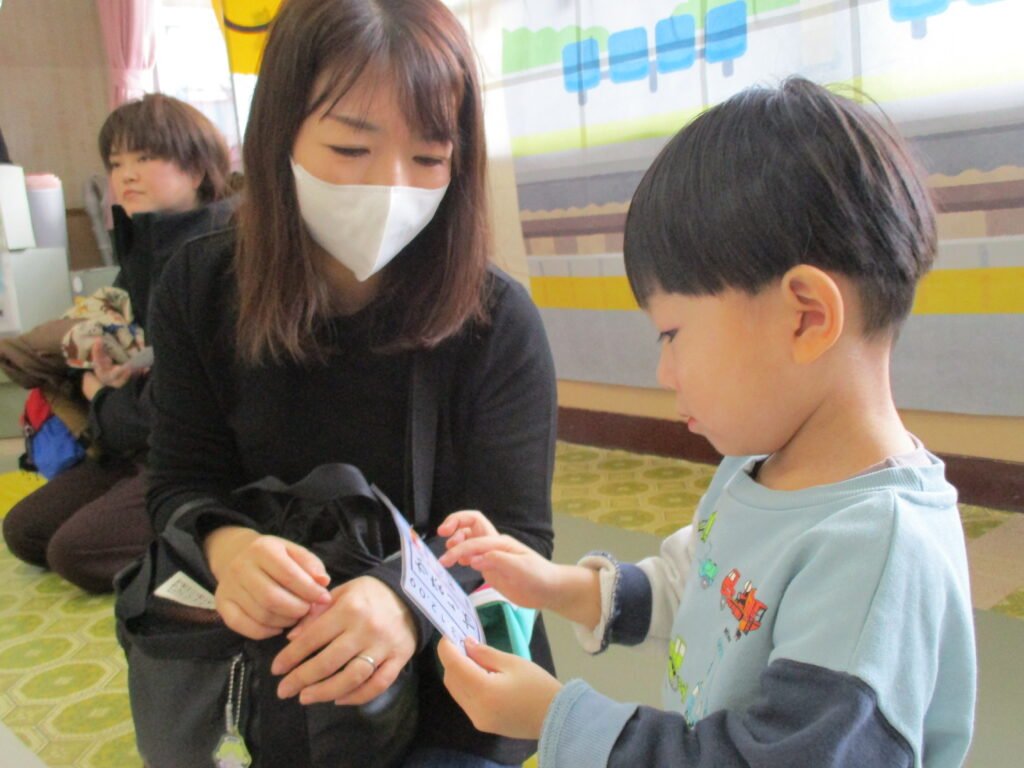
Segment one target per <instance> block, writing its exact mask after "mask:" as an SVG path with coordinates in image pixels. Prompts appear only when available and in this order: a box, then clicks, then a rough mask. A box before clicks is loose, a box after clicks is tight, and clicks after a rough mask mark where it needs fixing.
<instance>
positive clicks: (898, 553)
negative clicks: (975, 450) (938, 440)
mask: <svg viewBox="0 0 1024 768" xmlns="http://www.w3.org/2000/svg"><path fill="white" fill-rule="evenodd" d="M928 457H929V460H930V462H931V463H930V465H929V466H925V467H896V468H889V469H881V470H878V471H874V472H870V473H869V474H865V475H861V476H858V477H855V478H851V479H849V480H846V481H843V482H840V483H835V484H831V485H827V486H821V487H816V488H809V489H805V490H800V491H773V490H770V489H768V488H765V487H764V486H762V485H760V484H758V483H757V482H756V481H755V480H754V479H752V478H751V476H750V474H749V469H750V468H751V466H752V465H753V460H752V459H749V458H729V459H726V460H725V461H723V462H722V465H721V466H720V467H719V470H718V472H717V473H716V476H715V478H714V480H713V482H712V484H711V486H710V488H709V490H708V493H707V494H706V495H705V497H704V499H702V501H701V504H700V506H699V507H698V511H697V517H696V519H695V525H694V533H693V535H694V536H696V537H697V538H696V539H695V540H694V542H693V543H694V545H695V549H694V551H693V564H692V567H691V568H690V569H688V577H687V581H686V584H685V588H684V589H683V592H682V597H681V600H680V601H679V604H678V609H677V611H676V616H675V621H674V624H673V631H672V637H671V639H670V643H669V648H667V649H666V653H667V656H666V670H667V673H668V674H667V675H666V678H665V681H664V683H663V690H662V694H663V702H664V706H665V709H666V710H673V711H675V712H677V713H679V714H681V715H682V717H681V718H679V717H675V718H672V719H670V720H666V719H664V716H661V717H659V718H658V719H657V722H653V721H654V715H650V716H648V714H646V713H644V712H643V711H642V710H644V709H645V708H637V707H635V706H634V705H623V704H617V703H615V702H611V701H610V700H608V699H606V698H605V697H603V696H601V695H600V694H597V693H596V692H594V691H593V690H591V689H590V688H589V687H587V686H585V684H583V683H580V682H578V681H576V682H573V683H571V684H570V685H568V686H567V687H566V689H565V690H564V691H563V692H562V693H561V694H560V695H559V696H558V698H556V700H555V702H554V704H553V705H552V708H551V710H550V712H549V715H548V718H547V720H546V722H545V727H544V733H543V735H542V738H541V766H544V767H546V766H555V765H557V766H563V765H565V766H568V765H584V764H586V765H605V764H613V765H614V764H618V763H620V762H621V763H622V764H627V763H628V762H629V761H634V762H635V761H636V760H638V759H639V760H641V761H642V760H644V759H648V760H650V759H652V757H651V755H653V754H657V755H659V757H658V758H657V759H658V760H659V761H661V762H659V764H662V762H664V761H665V760H667V759H668V757H666V756H670V757H671V762H670V763H668V762H665V763H664V764H673V765H698V764H699V765H704V764H708V765H712V764H715V765H732V764H733V759H734V758H735V759H736V760H737V761H739V760H750V759H751V755H752V754H754V752H753V751H752V750H763V749H764V748H765V746H766V742H769V741H771V740H772V739H775V738H777V739H778V740H779V742H778V743H779V745H780V746H779V747H778V749H777V750H776V753H773V754H775V756H776V757H778V758H779V759H780V760H781V762H780V764H785V761H786V760H787V759H789V760H794V761H795V762H792V763H791V764H793V765H797V764H806V763H802V762H801V761H800V759H799V755H797V754H792V755H788V756H786V755H785V752H784V743H785V741H786V740H788V741H789V742H790V743H791V744H794V745H795V744H799V743H800V739H799V738H794V733H793V732H791V730H792V728H796V727H797V726H796V725H795V724H796V723H797V721H801V725H800V726H799V727H800V728H801V729H803V731H804V733H805V734H814V733H815V732H814V731H813V728H814V727H822V726H820V724H819V725H818V726H814V725H808V723H806V722H804V721H806V720H808V718H809V717H810V715H811V714H813V712H814V711H815V709H818V708H821V709H827V708H829V707H832V708H835V707H837V706H850V707H851V708H852V709H851V711H854V710H856V711H858V712H862V713H864V714H863V717H864V718H868V719H869V720H870V719H871V718H874V719H875V720H877V722H876V723H868V724H867V725H863V724H862V725H861V726H858V727H860V728H862V730H860V731H856V732H855V728H854V725H853V724H852V723H851V725H850V731H851V734H850V739H849V741H850V743H849V744H848V745H846V747H850V748H853V749H855V750H856V749H860V750H861V759H863V757H864V756H865V755H866V754H867V750H870V749H879V750H883V751H884V750H885V749H888V750H901V751H903V752H907V759H906V762H907V764H912V765H915V766H922V765H924V766H928V767H929V768H933V767H934V768H952V767H953V766H959V765H960V764H961V763H962V762H963V758H964V756H965V754H966V751H967V747H968V745H969V742H970V734H971V729H972V722H973V711H974V698H975V655H974V635H973V622H972V616H971V607H970V589H969V585H968V577H967V562H966V552H965V546H964V540H963V532H962V528H961V525H960V518H959V514H958V511H957V507H956V490H955V489H954V488H953V487H952V486H951V485H949V483H947V482H946V480H945V477H944V466H943V464H942V462H941V461H940V460H939V459H937V458H936V457H934V456H932V455H930V454H928ZM744 470H748V471H744ZM701 524H703V525H701ZM621 568H622V571H623V573H631V574H633V576H634V577H635V571H637V570H640V569H637V568H636V567H635V566H622V567H621ZM641 568H642V572H643V573H644V574H645V575H646V576H647V577H648V578H645V579H641V580H640V584H641V585H642V587H643V588H646V589H648V590H650V591H651V592H653V594H654V599H655V600H657V599H658V596H659V595H660V594H662V593H663V591H664V590H665V589H667V588H668V587H669V586H670V585H664V584H658V583H654V582H653V581H652V580H651V578H650V576H651V574H654V573H657V571H656V570H655V569H650V568H644V567H643V564H641ZM620 582H621V584H622V585H623V586H624V587H625V586H626V585H629V584H633V585H635V584H637V583H638V581H637V579H636V578H623V579H621V580H620ZM675 586H676V587H677V588H678V586H679V585H675ZM631 592H632V594H631ZM645 597H646V603H645V602H644V598H645ZM616 599H617V603H618V606H617V610H616V612H615V613H616V615H617V616H618V618H617V619H616V621H618V622H620V623H630V622H633V623H636V622H637V621H638V620H639V621H643V619H644V617H643V615H637V613H636V612H633V613H631V608H630V605H631V604H633V605H639V606H643V605H645V604H646V606H647V609H646V610H647V617H646V622H647V623H646V624H644V625H643V626H645V627H646V626H648V625H649V623H650V615H649V613H650V607H649V606H650V602H651V600H650V594H649V593H648V594H647V595H646V596H645V595H643V594H639V593H638V591H637V590H636V589H634V588H630V589H625V588H623V589H620V590H617V594H616ZM642 611H643V609H642V608H641V614H642ZM610 629H611V628H610ZM642 634H645V632H644V633H642ZM780 681H781V683H780ZM802 688H805V689H806V696H804V697H803V698H801V697H800V691H801V689H802ZM794 693H795V694H796V697H797V698H796V700H797V701H802V703H801V704H799V705H796V706H795V709H798V710H800V709H802V710H803V711H794V712H787V710H786V706H788V705H786V704H783V703H782V702H783V701H784V700H785V699H786V697H787V696H788V697H791V696H793V695H794ZM836 696H838V697H840V698H841V699H842V701H841V702H839V703H837V701H834V700H831V698H830V697H836ZM853 699H856V703H855V702H854V701H853ZM868 710H870V711H868ZM837 711H838V710H837ZM764 713H768V714H765V717H767V718H768V719H769V720H770V721H771V722H770V723H768V724H767V725H764V724H762V723H761V722H760V720H759V717H761V715H762V714H764ZM712 715H713V717H709V716H712ZM790 717H791V718H792V724H790V725H787V722H789V721H788V718H790ZM847 717H852V716H847ZM810 719H812V720H813V717H810ZM702 721H704V723H703V725H702V726H698V725H697V724H698V723H701V722H702ZM858 722H860V721H858ZM864 722H865V723H867V722H868V720H865V721H864ZM719 726H720V727H719ZM829 727H830V728H832V730H833V731H834V727H833V726H829ZM839 727H840V728H841V727H842V726H839ZM702 734H703V736H702ZM843 736H844V734H838V735H837V734H834V733H831V735H829V736H828V737H827V738H839V739H840V740H842V737H843ZM688 738H692V739H693V740H694V744H693V745H689V746H688V745H687V743H686V740H687V739H688ZM814 738H816V739H822V738H826V737H824V736H822V737H819V736H814ZM640 739H643V740H646V741H647V742H651V741H652V740H661V739H665V740H667V741H666V742H665V744H662V745H661V747H664V749H662V748H655V747H654V746H653V745H652V744H650V743H648V744H645V745H642V744H637V743H631V742H635V741H637V740H640ZM890 739H891V743H888V740H890ZM748 741H749V744H748V743H747V742H748ZM867 742H871V743H870V744H868V743H867ZM882 742H886V743H885V744H883V743H882ZM858 744H859V745H860V746H859V747H858ZM691 747H699V749H694V748H691ZM846 747H844V749H845V748H846ZM652 750H653V751H652ZM666 750H667V751H666ZM779 750H782V751H781V752H780V751H779ZM597 753H599V754H597ZM880 754H882V752H880ZM695 755H699V757H695ZM716 755H717V757H716ZM712 758H714V759H712ZM804 759H805V760H806V759H807V755H806V754H805V755H804ZM581 760H582V762H581ZM705 760H707V761H708V762H707V763H705V762H704V761H705ZM638 764H639V763H638ZM830 764H849V765H860V764H868V763H863V762H858V758H857V756H856V755H853V758H852V760H851V761H850V762H849V763H842V762H840V763H830Z"/></svg>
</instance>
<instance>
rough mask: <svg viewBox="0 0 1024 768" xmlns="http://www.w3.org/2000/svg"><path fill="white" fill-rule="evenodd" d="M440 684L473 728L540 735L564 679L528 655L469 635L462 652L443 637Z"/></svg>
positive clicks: (510, 734) (513, 734) (502, 733)
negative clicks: (545, 668)
mask: <svg viewBox="0 0 1024 768" xmlns="http://www.w3.org/2000/svg"><path fill="white" fill-rule="evenodd" d="M437 655H438V658H439V659H440V660H441V664H442V665H444V685H445V687H446V688H447V689H448V692H449V693H451V695H452V698H453V699H455V701H456V702H457V703H458V705H459V706H460V707H462V709H463V710H465V712H466V714H467V715H469V719H470V721H472V723H473V725H474V726H475V727H476V729H477V730H480V731H485V732H487V733H496V734H498V735H499V736H508V737H510V738H513V739H537V738H540V732H541V728H542V727H543V725H544V716H545V715H546V714H547V711H548V708H549V707H550V706H551V702H552V701H553V700H554V698H555V696H556V695H558V692H559V691H560V690H561V689H562V684H561V683H560V682H558V680H556V679H555V678H554V677H552V676H551V675H549V674H548V673H547V672H546V671H545V670H544V669H542V668H541V667H539V666H537V665H536V664H534V663H533V662H532V661H527V660H526V659H521V658H519V657H518V656H514V655H512V654H510V653H502V652H501V651H498V650H495V649H494V648H491V647H490V646H487V645H480V644H479V643H475V642H473V641H472V640H467V641H466V655H465V656H464V655H463V654H461V653H459V651H458V649H456V647H455V646H454V645H452V644H451V642H449V641H448V640H447V639H446V638H443V639H442V640H441V643H440V645H439V646H438V648H437Z"/></svg>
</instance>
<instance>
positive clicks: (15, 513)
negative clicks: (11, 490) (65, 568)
mask: <svg viewBox="0 0 1024 768" xmlns="http://www.w3.org/2000/svg"><path fill="white" fill-rule="evenodd" d="M32 501H33V500H32V497H31V496H28V497H26V498H25V499H22V500H21V501H20V502H18V503H17V504H15V505H14V506H13V507H11V510H10V511H9V512H8V513H7V516H6V517H4V521H3V534H4V542H5V543H6V544H7V548H8V549H9V550H10V551H11V554H13V555H14V556H15V557H16V558H18V559H19V560H24V561H25V562H26V563H31V564H32V565H43V566H45V565H46V547H47V545H48V544H49V542H50V538H51V537H52V535H53V532H52V531H50V530H45V528H46V526H42V525H40V524H39V523H40V519H39V515H38V514H37V512H38V510H37V509H36V505H35V504H34V503H32Z"/></svg>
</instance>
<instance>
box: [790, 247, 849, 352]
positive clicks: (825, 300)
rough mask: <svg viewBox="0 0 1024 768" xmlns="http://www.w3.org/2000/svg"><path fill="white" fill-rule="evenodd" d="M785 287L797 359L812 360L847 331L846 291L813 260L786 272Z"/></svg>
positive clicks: (793, 346) (792, 340)
mask: <svg viewBox="0 0 1024 768" xmlns="http://www.w3.org/2000/svg"><path fill="white" fill-rule="evenodd" d="M781 291H782V299H783V302H784V304H785V307H786V312H787V317H788V318H789V320H788V321H787V322H789V326H790V329H791V333H792V335H791V344H792V350H793V361H794V362H795V363H797V364H800V365H804V364H807V363H812V362H814V361H815V360H817V359H818V358H819V357H821V355H823V354H824V353H825V352H827V351H828V350H829V349H831V347H832V345H833V344H835V343H836V341H838V340H839V336H840V335H841V334H842V332H843V322H844V319H845V311H844V310H845V307H844V304H843V295H842V293H841V292H840V290H839V286H838V285H837V284H836V281H835V280H833V279H832V278H831V277H830V276H829V275H828V273H827V272H824V271H823V270H820V269H818V268H817V267H812V266H811V265H809V264H799V265H797V266H795V267H793V268H792V269H791V270H789V271H788V272H787V273H786V274H785V275H783V276H782V285H781Z"/></svg>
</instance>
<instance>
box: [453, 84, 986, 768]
mask: <svg viewBox="0 0 1024 768" xmlns="http://www.w3.org/2000/svg"><path fill="white" fill-rule="evenodd" d="M935 249H936V232H935V223H934V214H933V211H932V208H931V204H930V202H929V196H928V191H927V189H926V188H925V185H924V183H923V181H922V180H921V178H920V177H919V176H918V174H917V172H916V171H915V168H914V164H913V163H912V161H911V160H910V158H909V157H908V153H907V150H906V149H905V147H904V146H903V144H902V143H901V142H900V141H899V140H898V139H897V138H895V137H894V136H893V135H892V134H891V133H890V132H889V131H888V130H887V129H886V128H885V127H883V125H881V124H880V123H879V122H878V121H877V120H876V119H874V118H873V117H872V116H871V115H870V114H869V113H868V112H867V111H866V110H865V109H864V108H863V107H861V106H859V105H858V104H856V103H854V102H853V101H850V100H847V99H844V98H840V97H838V96H836V95H834V94H832V93H830V92H829V91H827V90H825V89H824V88H821V87H819V86H816V85H814V84H813V83H810V82H808V81H807V80H803V79H800V78H793V79H790V80H787V81H785V82H784V83H783V84H782V85H781V86H780V87H779V88H777V89H773V90H769V89H753V90H748V91H745V92H743V93H741V94H739V95H737V96H736V97H734V98H732V99H730V100H729V101H727V102H725V103H723V104H721V105H719V106H717V107H715V108H713V109H711V110H709V111H708V112H706V113H705V114H704V115H703V116H701V117H699V118H698V119H696V120H695V121H694V122H693V123H692V124H691V125H690V126H688V127H687V128H686V129H685V130H683V131H682V132H680V133H679V134H678V135H677V136H675V137H674V138H673V139H672V140H671V141H670V142H669V144H668V145H667V146H666V147H665V149H664V150H663V151H662V153H661V154H660V155H659V157H658V158H657V160H656V161H655V162H654V165H653V166H652V167H651V169H650V170H649V171H648V172H647V175H646V176H645V177H644V180H643V181H642V182H641V184H640V187H639V189H638V190H637V192H636V195H635V196H634V198H633V203H632V206H631V208H630V213H629V218H628V221H627V224H626V241H625V255H626V269H627V272H628V274H629V279H630V283H631V285H632V287H633V291H634V293H635V295H636V297H637V301H638V302H639V304H640V305H641V306H642V307H643V308H644V309H645V310H646V311H647V313H648V314H649V315H650V317H651V319H652V321H653V323H654V325H655V327H656V328H657V330H658V332H659V334H660V336H659V341H660V343H661V345H662V351H661V360H660V363H659V365H658V379H659V382H660V383H661V384H662V385H664V386H666V387H668V388H670V389H672V390H674V391H675V393H676V406H677V409H678V412H679V415H680V416H681V417H682V419H683V421H684V422H685V423H686V424H687V426H688V427H689V429H690V430H691V431H693V432H695V433H698V434H702V435H704V436H705V437H707V438H708V440H710V441H711V443H712V444H713V445H714V446H715V448H717V449H718V450H719V451H720V452H721V453H722V454H724V455H725V456H726V459H725V460H724V461H723V462H722V464H721V466H720V467H719V469H718V471H717V473H716V475H715V478H714V480H713V482H712V483H711V486H710V487H709V488H708V492H707V494H706V495H705V496H704V498H703V499H702V501H701V503H700V505H699V506H698V508H697V513H696V517H695V524H694V525H693V526H688V527H686V528H684V529H682V530H681V531H679V532H677V533H676V534H674V535H673V536H671V537H669V538H668V539H667V540H666V541H665V542H664V543H663V545H662V548H661V553H660V555H659V556H657V557H652V558H649V559H647V560H644V561H643V562H641V563H639V564H638V565H625V564H620V563H618V562H616V561H615V560H614V559H613V558H611V557H610V556H608V555H603V554H595V555H591V556H588V557H586V558H584V559H583V560H582V561H581V562H580V563H579V565H576V566H565V565H556V564H553V563H550V562H548V561H546V560H544V558H542V557H541V556H540V555H538V554H536V553H534V552H532V551H531V550H529V549H527V548H526V547H524V546H523V545H521V544H519V543H518V542H516V541H515V540H513V539H511V538H509V537H505V536H499V535H498V534H497V531H496V530H495V529H494V528H493V526H491V524H490V523H489V522H488V521H487V520H486V518H484V517H483V516H482V515H480V513H475V512H460V513H456V514H454V515H452V516H451V517H449V519H448V520H446V521H445V523H444V525H443V526H442V528H441V530H440V533H441V534H442V535H447V536H450V537H451V539H450V541H449V547H450V549H449V551H448V552H447V553H446V555H445V558H444V562H445V563H446V564H452V563H455V562H460V563H462V564H468V565H471V566H472V567H474V568H476V569H478V570H480V571H481V572H482V573H483V575H484V577H485V578H486V579H487V581H488V582H489V583H490V584H492V585H493V586H494V587H496V588H497V589H498V590H500V591H501V592H503V593H505V594H506V595H507V596H508V597H509V598H510V599H511V600H513V601H515V602H518V603H520V604H522V605H524V606H528V607H536V608H547V609H550V610H554V611H556V612H558V613H560V614H562V615H563V616H565V617H567V618H568V619H570V620H571V621H574V622H576V623H577V624H578V625H580V626H579V627H578V634H579V636H580V638H581V640H582V642H583V645H584V647H585V648H586V649H587V650H588V651H590V652H598V651H600V650H603V649H604V648H605V647H606V646H607V645H608V643H610V642H618V643H623V644H627V645H631V644H638V643H641V642H648V643H655V644H657V645H658V646H659V647H661V648H663V649H664V650H665V653H666V662H667V676H666V679H665V682H664V684H663V686H662V692H663V699H664V707H665V710H666V711H660V710H655V709H651V708H647V707H641V706H636V705H632V704H621V703H617V702H614V701H612V700H610V699H608V698H606V697H605V696H603V695H601V694H599V693H597V692H596V691H594V690H593V689H591V688H590V687H589V686H587V685H586V684H585V683H584V682H582V681H579V680H573V681H572V682H570V683H568V684H567V685H565V686H564V687H563V686H562V685H561V684H560V683H559V682H558V681H556V680H555V679H554V678H552V677H550V676H549V675H548V674H547V673H545V672H543V671H542V670H540V669H538V668H537V667H535V666H534V665H531V664H530V663H529V662H526V661H524V660H522V659H518V658H516V657H513V656H509V655H506V654H502V653H499V652H498V651H495V650H494V649H491V648H487V647H482V646H472V647H468V648H467V651H468V658H467V657H465V656H463V655H461V654H460V653H458V651H457V650H456V649H454V648H453V647H452V646H451V645H450V644H448V643H442V645H441V648H440V658H441V661H442V662H443V664H444V665H445V684H446V685H447V686H448V688H449V690H450V691H451V693H452V695H453V696H454V697H455V699H456V700H457V701H458V702H459V704H460V705H461V706H462V707H463V708H464V709H465V710H466V712H467V713H468V714H469V716H470V717H471V719H472V720H473V722H474V724H475V725H476V726H477V727H478V728H481V729H482V730H487V731H494V732H497V733H503V734H506V735H509V736H520V737H530V738H536V737H538V736H539V737H540V740H541V741H540V765H541V766H542V768H549V767H551V766H571V767H572V768H578V767H580V766H585V767H586V768H590V767H591V766H603V765H609V766H631V767H632V766H712V765H714V766H747V765H751V766H921V765H925V766H929V767H931V766H935V767H936V768H940V767H941V768H947V767H951V766H958V765H960V764H961V763H962V761H963V759H964V755H965V754H966V752H967V747H968V744H969V742H970V736H971V727H972V717H973V710H974V695H975V659H974V637H973V628H972V618H971V605H970V594H969V589H968V579H967V563H966V556H965V548H964V541H963V535H962V532H961V528H960V521H959V517H958V514H957V507H956V490H955V489H954V488H953V487H952V486H951V485H949V483H947V482H946V480H945V477H944V467H943V464H942V462H941V461H940V460H939V459H937V458H936V457H935V456H933V455H932V454H930V453H929V452H928V451H926V450H925V448H924V447H923V446H922V445H921V443H920V442H919V441H918V440H917V439H916V438H915V437H913V436H912V435H910V434H908V433H907V431H906V430H905V429H904V427H903V425H902V423H901V422H900V418H899V415H898V414H897V411H896V408H895V406H894V404H893V401H892V395H891V392H890V385H889V358H890V354H891V351H892V346H893V342H894V340H895V338H896V335H897V332H898V329H899V326H900V324H901V323H902V321H903V320H904V319H905V318H906V317H907V315H908V314H909V313H910V310H911V306H912V304H913V300H914V290H915V286H916V284H917V282H918V280H919V279H920V278H921V276H922V275H923V274H924V273H925V272H926V271H927V270H928V268H929V267H930V265H931V263H932V260H933V258H934V255H935ZM474 662H475V663H474ZM485 670H490V672H488V671H485Z"/></svg>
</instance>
